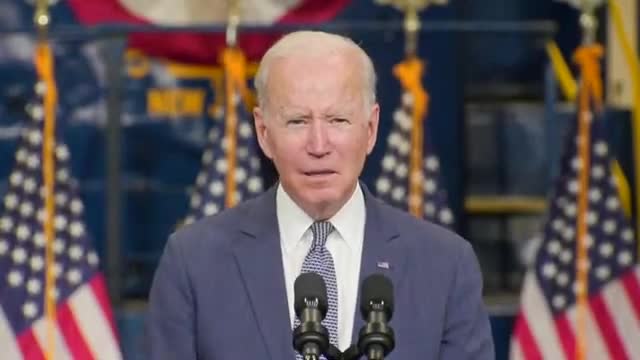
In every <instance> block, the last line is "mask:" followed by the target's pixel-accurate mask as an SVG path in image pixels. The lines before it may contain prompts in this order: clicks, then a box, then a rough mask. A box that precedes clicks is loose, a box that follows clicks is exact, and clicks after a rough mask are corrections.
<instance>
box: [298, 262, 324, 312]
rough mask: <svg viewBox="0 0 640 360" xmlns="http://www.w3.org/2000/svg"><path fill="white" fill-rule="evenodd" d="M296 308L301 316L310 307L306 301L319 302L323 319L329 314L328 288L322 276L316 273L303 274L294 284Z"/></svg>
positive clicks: (318, 305) (318, 306)
mask: <svg viewBox="0 0 640 360" xmlns="http://www.w3.org/2000/svg"><path fill="white" fill-rule="evenodd" d="M293 294H294V308H295V311H296V315H298V317H299V316H300V313H301V312H302V310H303V309H304V308H305V307H307V306H308V305H307V304H306V303H305V300H307V301H309V300H317V308H318V309H319V310H320V312H321V313H322V317H323V318H324V316H325V315H326V314H327V308H328V304H327V287H326V285H325V283H324V279H323V278H322V276H320V275H318V274H316V273H314V272H308V273H302V274H300V275H299V276H298V278H297V279H296V281H295V282H294V283H293Z"/></svg>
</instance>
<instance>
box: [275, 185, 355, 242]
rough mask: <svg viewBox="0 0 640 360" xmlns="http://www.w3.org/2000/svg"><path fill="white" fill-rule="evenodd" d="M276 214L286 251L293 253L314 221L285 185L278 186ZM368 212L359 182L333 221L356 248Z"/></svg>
mask: <svg viewBox="0 0 640 360" xmlns="http://www.w3.org/2000/svg"><path fill="white" fill-rule="evenodd" d="M276 211H277V214H278V226H279V228H280V239H281V240H280V241H281V242H282V243H283V245H284V246H283V247H284V250H285V252H287V253H289V252H290V251H291V250H292V249H293V248H294V247H295V246H296V245H297V244H298V243H299V241H300V240H302V237H303V235H304V234H305V232H306V231H307V230H308V229H309V227H310V226H311V224H313V222H314V220H313V219H312V218H311V217H310V216H309V215H308V214H307V213H305V212H304V210H302V208H300V206H298V204H296V203H295V202H294V201H293V199H291V197H290V196H289V194H287V192H286V191H285V190H284V188H283V187H282V185H281V184H278V189H277V192H276ZM365 213H366V211H365V204H364V196H363V194H362V189H361V188H360V184H359V183H356V187H355V190H354V191H353V194H352V195H351V197H350V198H349V200H348V201H347V202H346V203H345V204H344V205H343V206H342V208H340V210H338V212H337V213H336V214H335V215H334V216H332V217H331V218H330V219H329V222H331V224H332V225H333V227H334V228H335V230H336V231H337V232H338V233H340V237H341V238H342V239H344V241H345V242H346V244H347V245H348V246H349V247H351V248H353V247H354V245H355V244H354V242H355V241H359V240H358V228H359V227H363V226H364V221H365Z"/></svg>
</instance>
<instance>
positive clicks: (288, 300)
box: [148, 31, 494, 360]
mask: <svg viewBox="0 0 640 360" xmlns="http://www.w3.org/2000/svg"><path fill="white" fill-rule="evenodd" d="M375 86H376V76H375V72H374V68H373V65H372V62H371V60H370V58H369V57H368V56H367V55H366V53H365V52H364V51H363V50H362V49H361V48H360V47H359V46H358V45H356V44H355V43H353V42H352V41H351V40H349V39H347V38H343V37H341V36H337V35H333V34H327V33H322V32H309V31H304V32H296V33H292V34H289V35H287V36H285V37H284V38H282V39H281V40H280V41H279V42H277V43H276V44H275V45H274V46H273V47H272V48H271V49H270V50H269V51H268V52H267V53H266V54H265V56H264V57H263V59H262V61H261V63H260V67H259V71H258V74H257V75H256V89H257V93H258V107H257V108H256V109H255V110H254V117H255V123H256V132H257V137H258V141H259V144H260V147H261V148H262V150H263V152H264V153H265V154H266V156H267V157H269V158H270V159H271V160H272V161H273V163H274V165H275V167H276V169H277V171H278V174H279V181H278V183H277V185H275V186H274V187H272V188H271V189H269V190H268V191H266V192H265V193H264V194H262V195H260V196H259V197H257V198H255V199H253V200H249V201H247V202H244V203H242V204H240V205H238V206H236V207H235V208H233V209H230V210H226V211H224V212H222V213H220V214H218V215H215V216H212V217H207V218H204V219H202V220H200V221H199V222H196V223H194V224H192V225H190V226H187V227H185V228H183V229H181V230H179V231H178V232H176V233H175V234H173V235H172V236H171V238H170V239H169V242H168V244H167V247H166V249H165V252H164V254H163V256H162V259H161V261H160V265H159V267H158V269H157V272H156V275H155V278H154V281H153V285H152V289H151V294H150V302H149V313H148V339H149V343H148V344H149V351H150V354H151V359H210V360H227V359H228V360H232V359H233V360H236V359H253V358H260V359H272V360H282V359H295V358H296V352H295V350H294V349H293V346H292V329H293V328H294V326H295V325H296V319H295V318H296V316H295V313H294V310H293V283H294V281H295V279H296V277H297V276H298V275H299V274H300V273H301V272H307V271H314V272H318V273H320V274H321V275H322V276H323V278H324V280H325V283H326V284H327V290H328V300H329V311H328V313H327V316H326V318H325V320H324V322H323V324H324V325H325V326H326V327H327V329H328V330H329V333H330V339H331V343H332V344H334V345H336V346H337V347H338V348H339V349H341V350H343V351H344V350H345V349H346V348H348V347H349V346H350V344H352V343H356V341H357V337H358V331H359V329H360V328H361V327H362V326H363V325H364V321H363V320H362V319H360V316H359V315H357V314H359V311H358V307H357V304H358V301H359V299H358V292H359V290H358V289H359V285H360V284H361V282H362V280H363V279H364V278H366V277H367V276H368V275H370V274H373V273H382V274H384V275H386V276H387V277H388V278H390V279H391V281H392V283H393V284H394V296H395V312H394V316H393V319H392V320H391V322H390V325H391V326H392V327H393V329H394V330H395V335H396V348H395V350H394V351H393V352H392V353H391V354H390V356H389V357H388V358H389V359H401V360H408V359H451V360H462V359H480V360H484V359H487V360H488V359H493V357H494V355H493V342H492V338H491V329H490V325H489V319H488V316H487V313H486V310H485V308H484V305H483V302H482V280H481V279H482V276H481V272H480V269H479V266H478V262H477V259H476V257H475V255H474V253H473V250H472V249H471V246H470V245H469V244H468V242H467V241H465V240H464V239H462V238H460V237H458V236H456V235H455V234H453V233H451V232H449V231H447V230H445V229H443V228H440V227H438V226H436V225H433V224H430V223H428V222H425V221H422V220H419V219H416V218H414V217H412V216H410V215H409V214H407V213H404V212H401V211H399V210H396V209H394V208H392V207H390V206H388V205H386V204H384V203H382V202H381V201H379V200H377V199H376V198H375V197H374V196H373V195H372V194H371V193H370V192H369V191H368V190H367V188H366V187H365V186H364V185H362V184H360V183H359V182H358V177H359V176H360V173H361V171H362V168H363V166H364V161H365V158H366V156H367V155H368V154H369V153H370V152H371V150H372V149H373V146H374V144H375V142H376V134H377V129H378V115H379V107H378V104H377V103H376V98H375Z"/></svg>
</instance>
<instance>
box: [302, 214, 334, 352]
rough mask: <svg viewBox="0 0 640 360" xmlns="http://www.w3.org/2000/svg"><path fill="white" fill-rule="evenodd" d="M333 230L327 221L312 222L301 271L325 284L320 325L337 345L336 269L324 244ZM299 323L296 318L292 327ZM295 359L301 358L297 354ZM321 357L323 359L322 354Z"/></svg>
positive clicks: (332, 342)
mask: <svg viewBox="0 0 640 360" xmlns="http://www.w3.org/2000/svg"><path fill="white" fill-rule="evenodd" d="M333 230H334V228H333V225H331V223H330V222H328V221H320V222H314V223H313V224H312V225H311V232H312V233H313V243H312V244H311V249H310V250H309V253H308V254H307V256H306V257H305V258H304V263H302V271H301V272H302V273H307V272H314V273H317V274H319V275H320V276H322V278H323V279H324V282H325V284H326V285H327V297H328V301H329V309H328V311H327V316H326V317H325V318H324V320H323V321H322V325H324V327H326V328H327V330H328V331H329V341H330V342H331V344H333V345H334V346H336V347H338V283H337V282H336V270H335V268H334V266H333V257H331V253H330V252H329V250H327V247H326V246H325V245H326V243H327V237H329V234H331V232H332V231H333ZM298 325H300V320H298V318H296V320H295V323H294V328H296V327H298ZM296 359H302V356H301V355H300V354H297V356H296ZM321 359H325V357H324V356H322V357H321Z"/></svg>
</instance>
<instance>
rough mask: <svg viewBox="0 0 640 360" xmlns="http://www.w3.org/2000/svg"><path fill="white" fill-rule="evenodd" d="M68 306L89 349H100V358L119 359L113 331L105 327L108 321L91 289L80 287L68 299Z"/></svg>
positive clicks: (85, 286) (118, 349)
mask: <svg viewBox="0 0 640 360" xmlns="http://www.w3.org/2000/svg"><path fill="white" fill-rule="evenodd" d="M69 305H70V307H71V311H72V312H73V314H74V317H75V318H76V319H77V321H78V327H79V328H80V331H81V332H82V334H83V336H84V339H85V340H86V341H87V344H89V347H90V348H91V349H93V350H94V351H96V350H98V349H100V350H99V351H100V357H101V358H105V359H113V360H117V359H120V358H121V355H120V348H119V347H118V344H117V343H116V342H115V339H114V336H113V330H112V329H111V328H110V326H109V325H107V324H108V320H107V319H106V318H105V314H104V311H103V309H102V306H101V305H100V303H99V302H98V301H97V300H96V297H95V295H94V293H93V291H92V287H91V286H88V285H84V286H82V287H80V288H79V289H78V290H77V291H76V292H75V294H73V295H72V296H71V298H70V299H69Z"/></svg>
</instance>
